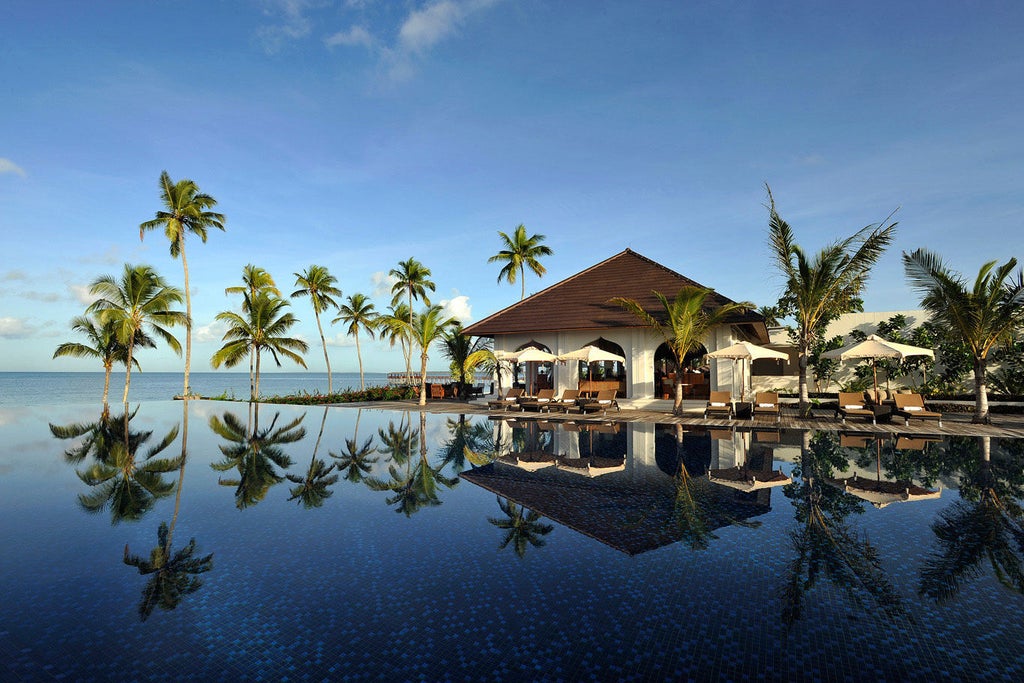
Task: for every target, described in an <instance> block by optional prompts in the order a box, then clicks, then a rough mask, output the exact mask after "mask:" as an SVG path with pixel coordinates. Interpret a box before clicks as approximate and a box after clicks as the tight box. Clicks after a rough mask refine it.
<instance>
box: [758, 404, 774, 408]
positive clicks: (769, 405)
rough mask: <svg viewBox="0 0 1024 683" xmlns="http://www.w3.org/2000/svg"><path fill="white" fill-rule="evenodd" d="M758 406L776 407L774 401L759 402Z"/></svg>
mask: <svg viewBox="0 0 1024 683" xmlns="http://www.w3.org/2000/svg"><path fill="white" fill-rule="evenodd" d="M757 407H758V408H774V407H775V404H774V403H758V404H757Z"/></svg>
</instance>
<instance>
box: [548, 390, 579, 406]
mask: <svg viewBox="0 0 1024 683" xmlns="http://www.w3.org/2000/svg"><path fill="white" fill-rule="evenodd" d="M579 398H580V390H579V389H566V390H565V391H563V392H562V395H561V396H559V397H558V398H555V399H552V400H551V408H557V409H559V410H566V409H568V408H575V407H576V402H577V401H578V400H579ZM551 408H548V410H551Z"/></svg>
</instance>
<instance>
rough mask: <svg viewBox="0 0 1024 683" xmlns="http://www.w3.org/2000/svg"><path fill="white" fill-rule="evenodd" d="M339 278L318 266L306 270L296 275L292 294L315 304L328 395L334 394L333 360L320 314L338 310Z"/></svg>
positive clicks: (314, 265)
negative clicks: (325, 365)
mask: <svg viewBox="0 0 1024 683" xmlns="http://www.w3.org/2000/svg"><path fill="white" fill-rule="evenodd" d="M337 282H338V278H336V277H334V276H333V275H331V273H330V271H328V270H327V268H325V267H324V266H318V265H316V264H313V265H311V266H310V267H308V268H306V270H305V271H303V272H301V273H295V286H296V287H298V288H299V289H296V290H295V291H294V292H292V298H293V299H294V298H295V297H297V296H308V297H309V300H310V302H311V303H312V304H313V315H314V316H315V317H316V329H317V331H318V332H319V333H320V344H321V345H322V346H323V347H324V363H326V364H327V393H328V394H333V393H334V382H333V380H332V377H331V359H330V357H329V356H328V355H327V340H326V339H324V328H323V326H322V325H321V324H320V314H321V313H322V312H323V311H326V310H327V309H328V308H337V307H338V302H337V301H335V300H334V297H339V298H340V297H341V290H340V289H338V288H337V287H335V286H334V285H335V284H336V283H337Z"/></svg>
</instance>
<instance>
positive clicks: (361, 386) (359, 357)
mask: <svg viewBox="0 0 1024 683" xmlns="http://www.w3.org/2000/svg"><path fill="white" fill-rule="evenodd" d="M353 336H354V337H355V338H356V359H357V360H358V361H359V391H366V384H365V383H364V382H363V354H361V353H360V352H359V328H356V332H355V334H354V335H353Z"/></svg>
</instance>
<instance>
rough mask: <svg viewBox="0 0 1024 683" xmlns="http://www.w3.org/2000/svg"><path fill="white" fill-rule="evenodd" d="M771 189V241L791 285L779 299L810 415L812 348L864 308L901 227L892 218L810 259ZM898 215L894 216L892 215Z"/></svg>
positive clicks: (803, 412) (803, 410) (802, 407)
mask: <svg viewBox="0 0 1024 683" xmlns="http://www.w3.org/2000/svg"><path fill="white" fill-rule="evenodd" d="M765 187H766V188H767V190H768V201H769V206H768V210H769V219H768V237H769V244H770V246H771V252H772V258H773V259H775V264H776V266H777V267H778V269H779V271H780V272H781V273H782V275H783V277H784V278H785V280H786V289H785V291H784V293H783V295H782V298H781V299H780V300H779V306H780V308H781V309H782V310H781V314H782V316H781V317H788V316H792V317H793V318H795V319H796V326H797V330H796V338H797V350H798V352H799V368H800V414H801V415H806V414H807V413H808V412H809V410H810V402H809V400H808V395H807V365H808V357H809V356H810V351H811V347H812V346H813V345H814V342H815V341H816V340H817V339H819V338H820V337H821V336H822V335H824V333H825V330H826V328H827V327H828V324H829V322H831V321H832V320H834V319H835V318H836V317H838V316H839V315H841V314H843V313H849V312H850V311H853V310H855V309H856V308H857V307H859V305H860V295H861V293H862V291H863V289H864V285H865V283H866V282H867V279H868V275H869V274H870V271H871V267H872V266H874V265H875V263H876V262H877V261H878V259H879V258H880V257H881V256H882V253H883V252H884V251H885V248H886V247H888V246H889V244H891V243H892V240H893V236H894V234H895V232H896V223H895V222H893V221H892V214H889V216H888V217H887V218H886V219H885V220H884V221H882V222H881V223H877V224H874V225H868V226H866V227H864V228H861V229H860V230H858V231H857V232H855V233H854V234H853V235H851V236H850V237H847V238H846V239H844V240H840V241H838V242H834V243H832V244H830V245H829V246H827V247H825V248H824V249H822V250H821V251H819V252H818V253H816V254H815V255H814V256H813V257H808V255H807V254H806V253H805V252H804V250H803V249H801V248H800V246H799V245H798V244H796V242H794V241H793V240H794V238H793V230H792V229H791V228H790V227H789V224H788V223H786V221H784V220H782V218H780V217H779V214H778V212H777V211H776V210H775V198H774V197H772V191H771V188H768V187H767V186H765ZM893 213H895V212H893Z"/></svg>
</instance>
